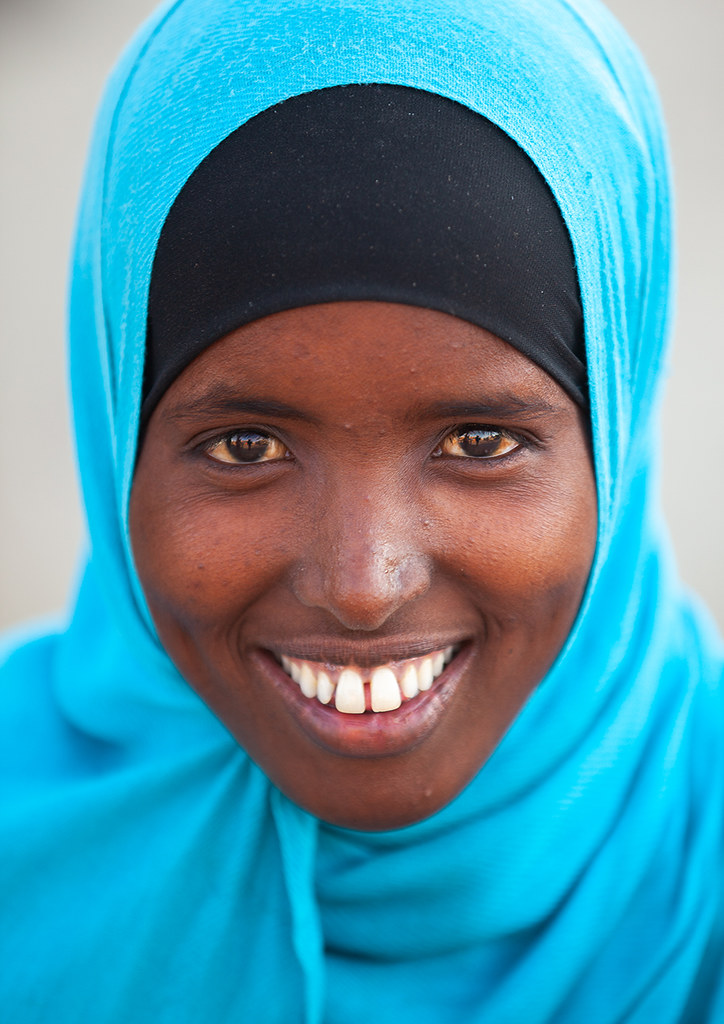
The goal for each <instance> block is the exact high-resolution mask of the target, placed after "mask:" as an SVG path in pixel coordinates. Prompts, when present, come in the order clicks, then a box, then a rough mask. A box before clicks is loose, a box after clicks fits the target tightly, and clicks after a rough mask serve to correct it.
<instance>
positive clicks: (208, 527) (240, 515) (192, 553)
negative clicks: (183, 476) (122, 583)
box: [130, 481, 291, 633]
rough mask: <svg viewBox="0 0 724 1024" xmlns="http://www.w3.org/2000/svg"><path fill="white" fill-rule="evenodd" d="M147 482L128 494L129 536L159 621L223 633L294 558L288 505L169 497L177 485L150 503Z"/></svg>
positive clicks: (167, 489)
mask: <svg viewBox="0 0 724 1024" xmlns="http://www.w3.org/2000/svg"><path fill="white" fill-rule="evenodd" d="M142 483H143V481H141V486H138V487H137V486H136V484H134V491H133V494H132V498H131V509H130V528H131V541H132V547H133V553H134V559H135V563H136V569H137V572H138V575H139V578H140V580H141V584H142V586H143V589H144V593H145V594H146V598H147V600H148V603H149V607H150V609H151V613H152V615H153V617H154V620H156V622H157V625H159V626H160V625H161V623H162V622H167V623H168V622H169V620H171V619H173V620H176V621H177V623H178V624H179V626H182V627H183V629H184V630H185V631H187V632H189V633H197V632H198V631H199V630H209V629H221V630H223V629H224V628H225V627H227V625H228V624H229V623H232V622H235V621H237V620H238V616H239V614H240V612H242V611H243V610H244V609H245V608H246V607H248V606H249V605H250V604H252V603H253V602H254V601H255V600H256V599H257V598H258V597H259V596H260V595H261V594H262V593H264V592H266V591H268V590H269V589H270V587H273V585H274V583H275V581H276V580H278V579H279V578H280V577H281V576H283V574H284V572H285V570H286V567H287V565H288V562H289V559H290V557H291V553H290V551H289V549H288V543H287V538H288V537H289V532H288V530H287V529H286V528H285V523H284V514H283V510H279V509H277V510H275V509H274V508H273V507H271V508H270V507H269V503H262V505H261V507H260V503H259V502H254V501H239V499H238V498H234V499H231V498H230V499H228V500H224V499H218V498H216V499H214V500H209V498H208V496H205V495H194V496H191V497H186V498H183V499H181V500H179V499H178V498H173V499H171V498H170V495H171V494H173V493H174V488H173V487H172V486H171V487H168V488H164V490H163V491H161V492H160V493H159V491H158V490H154V491H153V492H151V493H153V500H152V501H148V500H144V497H145V494H147V493H149V490H148V489H147V488H144V487H143V486H142ZM176 493H177V494H178V493H183V492H182V491H181V490H180V489H179V490H178V491H176Z"/></svg>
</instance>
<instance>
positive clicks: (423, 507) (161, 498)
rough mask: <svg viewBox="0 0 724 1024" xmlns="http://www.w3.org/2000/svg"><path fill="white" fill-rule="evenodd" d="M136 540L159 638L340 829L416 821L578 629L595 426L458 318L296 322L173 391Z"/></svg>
mask: <svg viewBox="0 0 724 1024" xmlns="http://www.w3.org/2000/svg"><path fill="white" fill-rule="evenodd" d="M131 539H132V545H133V552H134V556H135V560H136V566H137V569H138V574H139V576H140V579H141V583H142V585H143V588H144V591H145V594H146V597H147V600H148V604H149V607H150V610H151V614H152V615H153V619H154V622H155V624H156V627H157V629H158V633H159V636H160V639H161V642H162V643H163V645H164V647H165V648H166V650H167V651H168V653H169V655H170V656H171V658H172V659H173V661H174V662H175V664H176V665H177V667H178V669H179V670H180V672H181V673H182V675H183V676H184V678H185V679H186V680H187V681H188V683H189V684H190V685H191V686H192V687H193V688H194V690H196V692H197V693H198V694H199V695H200V696H201V698H202V699H203V700H204V701H205V702H206V703H207V704H208V705H209V706H210V707H211V708H212V709H213V710H214V711H215V713H216V714H217V715H218V716H219V718H220V719H221V720H222V721H223V722H224V723H225V725H226V726H227V727H228V729H229V730H230V731H231V732H232V733H233V735H234V736H235V737H236V739H237V740H238V741H239V743H240V744H241V745H242V746H243V747H244V748H245V750H247V751H248V753H249V754H250V755H251V757H252V758H253V759H254V760H255V761H256V762H257V763H258V764H259V765H260V766H261V768H262V769H263V770H264V771H265V772H266V774H267V775H268V776H269V777H270V778H271V779H272V780H273V781H274V782H275V783H276V784H277V786H278V787H279V788H280V789H282V790H283V791H284V792H285V793H286V794H287V795H288V796H289V797H290V798H291V799H292V800H294V801H296V802H297V803H298V804H300V805H301V806H302V807H305V808H306V809H307V810H309V811H311V812H312V813H313V814H315V815H318V816H319V817H321V818H323V819H325V820H327V821H330V822H333V823H335V824H338V825H344V826H348V827H352V828H359V829H385V828H394V827H398V826H402V825H406V824H409V823H411V822H414V821H418V820H420V819H422V818H424V817H426V816H428V815H430V814H432V813H433V812H435V811H437V810H438V809H440V808H441V807H443V806H444V805H445V804H447V803H448V802H449V801H450V800H452V798H453V797H454V796H455V795H456V794H457V793H459V792H460V790H461V789H462V788H463V787H464V786H465V785H466V783H467V782H468V781H469V780H470V779H471V778H472V776H473V775H474V774H475V773H476V772H477V771H478V769H479V768H480V767H481V765H482V764H483V763H484V762H485V760H486V759H487V758H488V757H489V756H490V754H491V752H492V751H493V750H494V748H495V746H496V744H497V743H498V742H499V741H500V739H501V737H502V735H503V733H504V732H505V731H506V729H507V728H508V726H509V725H510V724H511V722H512V721H513V719H514V717H515V716H516V714H517V713H518V711H519V709H520V708H521V705H522V704H523V703H524V701H525V700H526V698H527V697H528V696H529V694H530V693H531V691H532V690H533V689H534V688H535V687H536V686H537V685H538V683H539V682H540V681H541V679H542V678H543V676H544V675H545V673H546V672H547V670H548V669H549V667H550V666H551V664H552V662H553V661H554V659H555V657H556V655H557V654H558V652H559V651H560V649H561V647H562V645H563V644H564V642H565V640H566V637H567V636H568V633H569V631H570V629H571V626H572V624H573V621H574V619H575V616H576V613H577V611H578V607H579V604H580V602H581V598H582V595H583V591H584V588H585V585H586V580H587V577H588V573H589V569H590V566H591V562H592V559H593V553H594V547H595V542H596V492H595V485H594V477H593V471H592V466H591V458H590V454H589V449H588V444H587V438H586V427H585V421H584V418H583V416H582V414H581V412H580V410H579V409H578V407H577V406H576V405H575V403H574V402H573V401H572V400H571V399H570V398H568V397H567V395H566V394H565V392H564V391H563V390H562V389H561V388H560V387H559V386H558V384H556V383H555V382H554V381H553V380H552V379H551V378H550V377H549V376H548V375H547V374H546V373H544V372H543V371H542V370H541V369H539V368H538V367H537V366H536V365H535V364H534V363H532V362H530V360H528V359H527V358H526V357H525V356H523V355H521V354H520V353H519V352H518V351H517V350H515V349H514V348H512V347H511V346H510V345H508V344H506V343H505V342H503V341H500V340H499V339H498V338H496V337H494V336H493V335H491V334H489V333H488V332H487V331H484V330H482V329H481V328H478V327H475V326H472V325H471V324H468V323H465V322H463V321H461V320H458V319H456V318H455V317H452V316H448V315H446V314H444V313H438V312H432V311H430V310H425V309H418V308H414V307H408V306H402V305H395V304H388V303H377V302H343V303H332V304H329V305H320V306H310V307H306V308H302V309H294V310H290V311H288V312H283V313H278V314H275V315H274V316H270V317H267V318H266V319H263V320H259V321H257V322H255V323H252V324H249V325H247V326H245V327H242V328H240V329H239V330H237V331H234V332H233V333H232V334H230V335H228V336H227V337H225V338H223V339H221V340H220V341H218V342H217V343H216V344H214V345H212V346H211V347H210V348H209V349H207V350H206V351H205V352H204V353H203V354H202V355H200V356H199V357H198V358H197V359H196V360H195V361H194V362H193V363H192V364H191V365H190V366H189V367H188V369H186V370H185V371H184V373H183V374H181V376H180V377H179V378H178V379H177V380H176V381H175V382H174V384H172V386H171V387H170V388H169V390H168V391H167V392H166V394H165V395H164V397H163V399H162V400H161V402H160V404H159V405H158V407H157V408H156V410H155V411H154V413H153V416H152V417H151V421H150V424H149V426H148V430H147V433H146V437H145V440H144V443H143V448H142V450H141V453H140V457H139V461H138V466H137V470H136V476H135V481H134V485H133V492H132V495H131ZM315 691H316V695H315ZM375 708H376V709H377V710H375Z"/></svg>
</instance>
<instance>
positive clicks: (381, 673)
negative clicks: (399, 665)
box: [370, 668, 402, 711]
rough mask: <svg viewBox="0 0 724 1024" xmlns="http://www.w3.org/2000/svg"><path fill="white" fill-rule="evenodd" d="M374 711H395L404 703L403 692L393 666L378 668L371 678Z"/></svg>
mask: <svg viewBox="0 0 724 1024" xmlns="http://www.w3.org/2000/svg"><path fill="white" fill-rule="evenodd" d="M370 697H371V703H372V710H373V711H394V710H395V708H399V706H400V704H402V694H401V693H400V687H399V686H398V685H397V678H396V676H395V673H394V672H393V671H392V669H391V668H376V669H375V671H374V672H373V673H372V679H371V680H370Z"/></svg>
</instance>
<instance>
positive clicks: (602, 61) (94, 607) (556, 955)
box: [0, 0, 724, 1024]
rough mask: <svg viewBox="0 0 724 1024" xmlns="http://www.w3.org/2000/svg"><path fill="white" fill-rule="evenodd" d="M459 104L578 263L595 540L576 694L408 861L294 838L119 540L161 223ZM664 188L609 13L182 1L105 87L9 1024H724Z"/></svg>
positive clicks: (707, 701)
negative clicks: (242, 137) (66, 503)
mask: <svg viewBox="0 0 724 1024" xmlns="http://www.w3.org/2000/svg"><path fill="white" fill-rule="evenodd" d="M366 82H384V83H391V84H398V85H404V86H411V87H416V88H419V89H425V90H428V91H432V92H436V93H439V94H441V95H443V96H447V97H450V98H451V99H454V100H457V101H459V102H460V103H463V104H466V105H467V106H469V107H471V108H472V109H473V110H475V111H478V112H480V113H481V114H483V115H485V116H486V117H488V118H489V119H490V120H492V121H494V122H495V123H497V124H498V125H500V126H501V127H502V128H503V129H504V130H505V131H506V132H508V133H509V134H510V135H511V136H512V137H513V138H514V139H515V140H516V141H517V142H518V143H519V144H520V145H521V146H522V147H523V149H525V150H526V151H527V152H528V154H529V155H530V156H531V158H532V159H533V160H534V162H535V163H536V164H537V165H538V167H539V168H540V170H541V171H542V173H543V175H544V176H545V177H546V179H547V181H548V182H549V184H550V187H551V189H552V190H553V192H554V194H555V196H556V198H557V200H558V203H559V205H560V208H561V210H562V212H563V215H564V217H565V220H566V222H567V224H568V228H569V231H570V234H571V238H572V241H573V245H574V249H575V253H576V259H577V266H578V272H579V278H580V287H581V293H582V299H583V307H584V312H585V326H586V340H587V358H588V370H589V378H590V389H591V418H592V430H593V440H594V450H595V464H596V474H597V486H598V499H599V517H600V524H599V541H598V548H597V554H596V559H595V563H594V567H593V571H592V575H591V580H590V583H589V587H588V590H587V593H586V596H585V599H584V602H583V607H582V609H581V612H580V614H579V617H578V620H577V622H576V624H575V626H574V628H573V631H572V633H571V636H570V638H569V640H568V643H567V644H566V646H565V648H564V650H563V651H562V652H561V654H560V656H559V658H558V660H557V662H556V664H555V665H554V667H553V669H552V670H551V672H550V673H549V674H548V676H547V677H546V679H545V680H544V681H543V682H542V684H541V685H540V687H539V688H538V689H537V691H536V692H535V693H534V694H533V696H532V697H531V698H530V699H529V701H528V703H527V704H526V706H525V708H524V709H523V711H522V712H521V714H520V715H519V716H518V718H517V720H516V721H515V722H514V724H513V726H512V727H511V728H510V730H509V732H508V733H507V735H506V736H505V738H504V739H503V741H502V742H501V744H500V746H499V747H498V749H497V750H496V751H495V753H494V754H493V756H492V757H491V759H490V760H489V762H488V763H487V764H486V765H485V766H484V768H483V769H482V770H481V771H480V773H479V774H478V776H477V777H476V778H475V779H474V780H473V782H472V783H470V785H469V786H468V787H467V788H466V789H465V791H464V792H463V793H462V794H461V795H460V796H459V797H458V798H457V799H456V800H455V801H453V803H452V804H450V805H449V806H448V807H446V808H444V809H443V810H442V811H441V812H439V813H438V814H436V815H435V816H434V817H432V818H431V819H429V820H427V821H424V822H422V823H420V824H417V825H414V826H411V827H409V828H404V829H400V830H398V831H394V832H383V833H372V834H368V833H357V832H353V831H348V830H344V829H340V828H334V827H331V826H329V825H326V824H323V823H320V822H319V821H317V820H315V819H314V818H312V817H310V816H309V815H308V814H306V813H304V812H303V811H301V810H300V809H299V808H297V807H295V806H294V805H293V804H291V803H290V802H289V801H288V800H287V799H286V797H284V796H283V795H282V794H281V793H279V792H278V791H277V790H276V789H274V787H273V786H272V785H271V784H270V782H269V781H268V780H267V779H266V777H265V776H264V775H263V773H262V772H261V771H260V770H259V769H258V768H257V767H256V766H255V765H254V764H253V763H252V762H251V761H250V760H249V758H248V757H247V755H246V754H245V753H244V751H243V750H241V749H240V748H239V747H238V745H237V744H236V742H235V741H234V740H233V739H232V738H231V737H230V735H229V734H228V732H227V731H226V729H225V728H224V727H223V726H222V725H221V724H220V723H219V722H218V721H217V719H216V718H215V717H214V716H213V715H212V713H211V712H210V711H209V710H208V709H207V708H206V707H205V705H204V704H203V703H202V702H201V701H200V699H199V698H198V697H197V696H196V695H195V693H194V692H193V691H192V690H191V688H190V687H189V686H188V685H187V684H186V683H185V682H184V681H183V680H182V679H181V678H180V677H179V675H178V673H177V672H176V670H175V669H174V668H173V666H172V665H171V663H170V661H169V660H168V658H167V656H166V655H165V653H164V651H163V650H162V649H161V647H160V646H159V644H158V641H157V639H156V638H155V634H154V631H153V628H152V626H151V624H150V619H149V616H148V612H147V609H146V606H145V602H144V600H143V596H142V594H141V590H140V586H139V582H138V579H137V577H136V574H135V571H134V569H133V563H132V558H131V552H130V547H129V540H128V525H127V507H128V497H129V491H130V486H131V479H132V473H133V465H134V455H135V446H136V424H137V417H138V407H139V397H140V392H141V381H142V373H143V361H144V356H143V347H144V335H145V327H146V297H147V290H148V283H149V276H150V269H151V263H152V259H153V254H154V249H155V245H156V242H157V239H158V236H159V233H160V230H161V226H162V223H163V220H164V217H165V215H166V213H167V212H168V210H169V208H170V206H171V204H172V202H173V200H174V198H175V196H176V195H177V194H178V192H179V190H180V189H181V187H182V185H183V184H184V182H185V181H186V179H187V178H188V177H189V175H190V174H191V172H192V171H193V169H194V168H195V167H196V166H197V165H198V163H199V162H200V161H201V160H202V159H203V158H204V157H205V156H206V155H207V154H208V153H209V152H210V150H211V149H212V148H213V147H214V146H215V145H216V144H217V143H218V142H220V141H221V140H222V139H223V138H224V137H225V136H226V135H227V134H229V133H230V132H231V131H232V130H234V129H235V128H236V127H237V126H238V125H240V124H241V123H243V122H244V121H246V120H247V119H248V118H250V117H252V116H253V115H255V114H257V113H258V112H259V111H261V110H263V109H265V108H266V107H268V106H270V105H272V104H274V103H277V102H279V101H281V100H284V99H286V98H288V97H291V96H294V95H297V94H299V93H302V92H306V91H310V90H314V89H319V88H323V87H327V86H333V85H343V84H349V83H366ZM670 234H671V227H670V208H669V179H668V171H667V158H666V153H665V146H664V142H663V140H662V129H661V124H660V115H659V110H658V107H657V103H656V100H655V98H654V96H653V92H652V89H651V85H650V82H649V79H648V77H647V75H646V72H645V71H644V69H643V68H642V65H641V62H640V59H639V58H638V56H637V54H636V53H635V51H634V50H633V48H632V46H631V44H630V43H629V42H628V40H627V39H626V37H625V36H624V35H623V33H622V32H621V30H620V28H619V27H618V26H617V24H616V23H615V22H614V21H613V19H612V18H611V17H610V16H609V15H608V14H607V13H606V11H605V10H604V9H603V8H602V7H600V6H599V5H598V3H596V2H595V0H395V2H394V3H391V2H390V0H276V2H275V3H262V2H260V0H175V2H173V3H168V4H166V5H165V6H164V7H163V8H161V9H160V10H159V11H158V13H157V14H156V15H155V16H154V17H153V18H152V19H151V20H150V21H149V22H148V24H147V25H145V26H144V27H143V29H142V30H141V31H140V33H139V35H138V36H137V38H136V39H135V41H134V42H133V43H132V44H131V46H130V48H129V49H128V50H127V52H126V53H125V55H124V57H123V58H122V60H121V62H120V64H119V66H118V68H117V70H116V71H115V73H114V75H113V76H112V78H111V81H110V84H109V86H108V89H107V92H106V95H105V98H104V100H103V103H102V106H101V109H100V113H99V117H98V123H97V127H96V132H95V136H94V141H93V146H92V151H91V155H90V161H89V165H88V172H87V177H86V181H85V186H84V190H83V195H82V201H81V208H80V216H79V222H78V232H77V243H76V248H75V256H74V264H73V275H72V290H71V314H70V334H71V374H72V388H73V408H74V415H75V425H76V432H77V439H78V452H79V462H80V469H81V476H82V483H83V491H84V497H85V507H86V511H87V519H88V536H89V548H88V561H87V568H86V571H85V574H84V577H83V580H82V584H81V586H80V590H79V594H78V596H77V601H76V603H75V606H74V609H73V611H72V613H71V616H70V618H69V621H68V623H67V625H66V626H65V627H64V628H63V629H62V630H60V631H59V632H57V633H55V634H53V635H41V636H37V637H36V638H34V639H28V638H27V637H26V638H25V639H24V641H23V642H22V643H21V642H19V641H18V640H17V638H16V639H11V640H10V641H8V643H7V644H6V650H5V653H4V667H3V669H2V672H1V673H0V770H1V774H0V779H2V802H1V805H0V850H2V854H1V855H0V894H1V895H0V946H1V947H2V949H1V952H0V1019H2V1021H3V1022H6V1024H31V1022H37V1024H41V1022H42V1024H47V1022H49V1021H53V1022H54V1024H71V1022H72V1024H77V1022H79V1021H91V1022H93V1024H121V1022H122V1024H127V1022H129V1021H133V1022H134V1024H146V1022H148V1024H150V1022H153V1024H203V1022H209V1024H225V1022H237V1021H245V1022H264V1024H276V1022H278V1024H294V1022H297V1021H299V1022H304V1024H317V1022H321V1021H324V1022H325V1024H357V1022H360V1024H361V1022H365V1024H366V1022H368V1021H370V1020H372V1021H376V1022H377V1024H392V1022H395V1024H399V1022H401V1021H404V1022H407V1021H409V1022H414V1024H428V1022H435V1024H440V1022H442V1021H445V1022H447V1021H452V1022H461V1024H473V1022H475V1024H483V1022H484V1024H521V1022H525V1024H544V1022H547V1024H581V1022H586V1024H613V1022H623V1021H627V1022H637V1024H671V1022H679V1021H687V1022H691V1024H706V1022H710V1024H715V1022H721V1021H722V1020H724V982H722V981H721V975H722V963H723V957H724V906H723V905H722V873H723V872H722V839H723V836H722V825H723V820H722V819H723V817H724V716H723V715H722V686H721V684H722V665H723V662H724V655H723V652H722V647H721V645H720V641H719V640H718V638H717V636H716V633H715V631H714V629H713V627H712V626H711V624H710V621H709V620H708V618H707V617H706V615H705V613H704V612H703V611H701V610H700V609H699V608H697V607H696V605H695V604H694V602H693V600H692V599H691V598H690V597H688V596H687V595H686V594H685V593H684V592H683V591H682V588H681V587H680V585H679V583H678V582H677V579H676V575H675V569H674V567H673V563H672V558H671V556H670V553H669V549H668V544H667V540H666V536H665V532H664V529H663V526H662V522H661V516H660V509H659V504H658V473H657V456H656V447H655V430H656V425H657V415H658V406H659V383H660V380H661V377H662V372H663V369H664V366H665V362H664V360H665V340H666V335H667V326H668V321H669V292H670V278H671V273H670V253H671V238H670Z"/></svg>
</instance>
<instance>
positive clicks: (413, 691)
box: [400, 665, 420, 700]
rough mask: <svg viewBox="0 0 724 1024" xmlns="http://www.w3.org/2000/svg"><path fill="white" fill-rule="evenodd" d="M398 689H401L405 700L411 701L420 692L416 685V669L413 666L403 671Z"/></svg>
mask: <svg viewBox="0 0 724 1024" xmlns="http://www.w3.org/2000/svg"><path fill="white" fill-rule="evenodd" d="M400 687H401V688H402V693H403V696H404V697H406V698H407V700H411V699H412V698H413V697H416V696H417V695H418V693H419V692H420V687H419V686H418V683H417V669H416V668H415V666H414V665H409V666H408V667H407V668H406V669H405V674H404V675H403V677H402V682H401V683H400Z"/></svg>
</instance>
